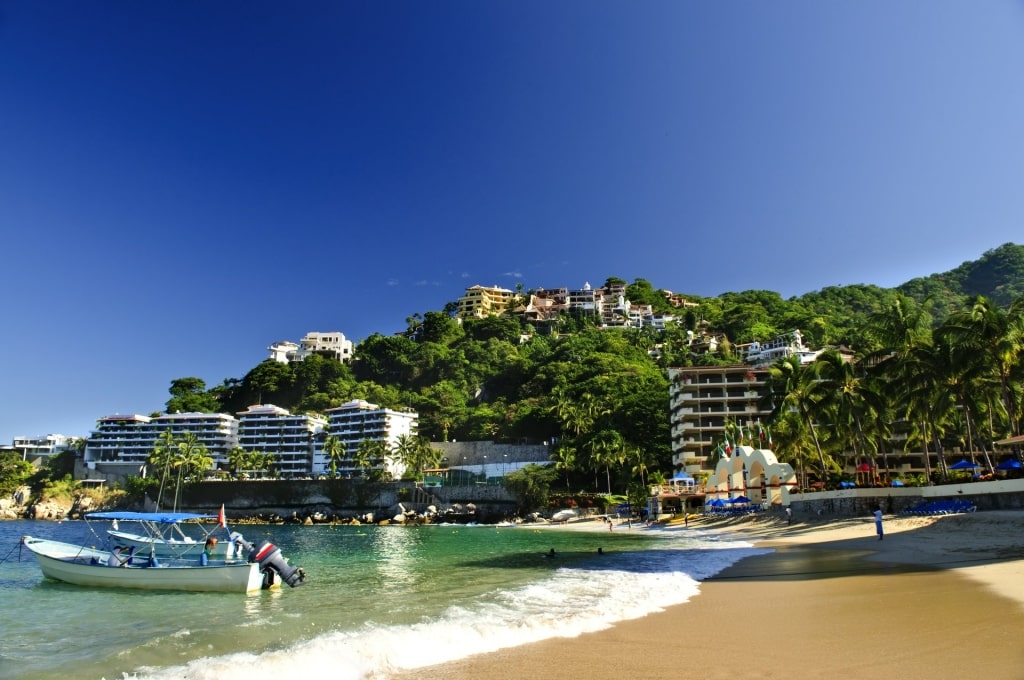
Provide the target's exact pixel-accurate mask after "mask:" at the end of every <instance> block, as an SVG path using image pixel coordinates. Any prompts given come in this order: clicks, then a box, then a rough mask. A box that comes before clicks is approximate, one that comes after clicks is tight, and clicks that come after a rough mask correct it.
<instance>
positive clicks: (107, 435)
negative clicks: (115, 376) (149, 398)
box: [85, 413, 238, 471]
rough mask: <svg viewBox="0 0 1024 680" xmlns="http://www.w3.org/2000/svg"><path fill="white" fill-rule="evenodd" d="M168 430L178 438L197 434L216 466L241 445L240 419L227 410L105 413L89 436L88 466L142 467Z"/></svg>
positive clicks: (101, 469) (86, 445)
mask: <svg viewBox="0 0 1024 680" xmlns="http://www.w3.org/2000/svg"><path fill="white" fill-rule="evenodd" d="M167 430H170V431H171V434H172V435H173V436H174V437H175V439H180V438H181V437H183V436H184V435H185V434H186V433H192V434H194V435H195V436H196V440H197V441H198V443H200V444H202V445H204V446H205V447H206V450H207V452H208V453H209V455H210V457H212V458H213V465H214V467H218V466H223V465H226V464H227V454H228V451H230V450H231V449H232V448H234V447H235V446H237V445H238V420H237V419H235V418H234V417H232V416H230V415H227V414H226V413H165V414H163V415H160V416H157V417H155V418H151V417H149V416H140V415H137V414H136V415H113V416H105V417H103V418H100V419H99V421H98V422H97V423H96V429H95V430H93V432H92V433H91V434H90V435H89V438H88V439H86V442H85V463H86V466H87V467H88V468H89V469H90V470H100V471H103V470H104V468H115V467H121V468H123V467H124V466H131V467H132V468H133V469H139V470H141V469H142V466H143V465H145V463H146V460H147V459H148V458H149V455H150V454H151V453H152V452H153V447H154V445H155V443H156V441H157V438H158V437H159V436H160V435H161V434H163V433H164V432H166V431H167Z"/></svg>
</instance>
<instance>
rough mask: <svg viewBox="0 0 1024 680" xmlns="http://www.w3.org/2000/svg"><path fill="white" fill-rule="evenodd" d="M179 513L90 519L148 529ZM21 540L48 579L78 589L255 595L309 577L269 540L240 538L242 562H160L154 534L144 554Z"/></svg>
mask: <svg viewBox="0 0 1024 680" xmlns="http://www.w3.org/2000/svg"><path fill="white" fill-rule="evenodd" d="M181 514H182V513H108V512H104V513H91V514H89V515H86V520H87V521H89V520H94V519H103V520H106V519H110V520H115V519H116V520H118V521H123V520H136V521H140V525H141V526H143V527H146V526H149V524H152V523H157V524H166V523H176V522H178V521H180V517H179V516H180V515H181ZM142 520H147V522H148V523H145V522H142ZM225 530H226V527H225ZM21 542H22V544H23V545H24V546H25V547H26V548H28V549H29V550H31V551H32V553H33V554H34V555H35V556H36V561H37V562H38V563H39V568H40V569H41V570H42V572H43V575H44V576H46V577H47V578H51V579H55V580H58V581H64V582H65V583H72V584H75V585H80V586H95V587H109V588H136V589H142V590H184V591H221V592H239V593H251V592H255V591H259V590H261V589H267V588H276V587H279V586H280V584H281V583H282V582H283V583H287V584H288V585H289V586H292V587H295V586H298V585H301V584H302V583H303V582H304V581H305V577H306V575H305V572H303V570H302V569H300V568H298V567H294V566H292V565H290V564H288V560H286V559H285V558H284V557H283V556H282V555H281V550H280V549H279V548H278V547H277V546H275V545H274V544H273V543H270V542H269V541H261V542H260V543H259V544H257V545H255V546H254V545H252V544H251V543H248V542H245V541H244V540H241V541H240V543H241V545H242V547H243V548H244V550H245V551H246V552H247V553H248V555H247V557H245V558H244V559H217V558H216V556H214V557H212V558H210V557H208V556H203V555H201V554H200V555H197V556H196V557H194V558H193V557H185V558H182V557H164V558H162V557H160V556H159V555H158V554H157V552H156V547H155V546H156V543H155V537H152V536H151V537H150V539H149V541H148V542H147V543H146V544H145V548H146V549H145V550H144V551H143V550H139V548H138V547H137V546H134V545H124V544H117V545H115V546H114V547H113V549H112V550H111V551H106V550H100V549H97V548H96V547H89V546H78V545H74V544H73V543H64V542H61V541H51V540H47V539H42V538H34V537H32V536H24V537H22V539H21ZM200 545H202V544H200Z"/></svg>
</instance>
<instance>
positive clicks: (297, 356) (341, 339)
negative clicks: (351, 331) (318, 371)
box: [267, 331, 353, 364]
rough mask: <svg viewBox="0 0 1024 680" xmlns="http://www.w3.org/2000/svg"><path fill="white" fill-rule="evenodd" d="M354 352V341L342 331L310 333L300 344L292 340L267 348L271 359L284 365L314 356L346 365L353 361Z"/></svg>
mask: <svg viewBox="0 0 1024 680" xmlns="http://www.w3.org/2000/svg"><path fill="white" fill-rule="evenodd" d="M352 350H353V344H352V341H351V340H349V339H348V338H346V337H345V334H344V333H342V332H341V331H330V332H326V333H321V332H318V331H310V332H308V333H306V335H304V336H303V337H302V340H300V341H299V343H298V344H296V343H294V342H292V341H291V340H281V341H279V342H275V343H274V344H272V345H271V346H270V347H268V348H267V351H269V352H270V357H269V358H270V359H273V360H274V361H277V362H279V363H282V364H287V363H289V362H292V361H302V360H304V359H305V358H306V357H308V356H310V355H313V354H322V355H324V356H327V357H331V358H333V359H337V360H338V361H340V362H342V363H346V362H349V361H351V360H352Z"/></svg>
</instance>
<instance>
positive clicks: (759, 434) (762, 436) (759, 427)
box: [757, 423, 764, 441]
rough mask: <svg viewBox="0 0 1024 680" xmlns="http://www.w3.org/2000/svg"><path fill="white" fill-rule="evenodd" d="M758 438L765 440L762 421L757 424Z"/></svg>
mask: <svg viewBox="0 0 1024 680" xmlns="http://www.w3.org/2000/svg"><path fill="white" fill-rule="evenodd" d="M757 438H758V439H760V440H761V441H764V428H763V427H761V423H758V424H757Z"/></svg>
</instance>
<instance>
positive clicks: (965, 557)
mask: <svg viewBox="0 0 1024 680" xmlns="http://www.w3.org/2000/svg"><path fill="white" fill-rule="evenodd" d="M588 525H592V526H588ZM884 526H885V539H884V540H882V541H879V540H877V537H876V536H875V530H874V525H873V523H872V521H871V520H870V518H852V519H837V520H820V521H814V520H812V521H807V522H794V524H793V525H791V526H790V525H787V524H786V522H785V520H784V519H781V518H779V517H777V516H773V515H761V516H758V515H747V516H742V517H739V518H731V519H713V520H706V519H703V518H700V519H696V520H691V522H690V527H691V528H693V529H697V528H699V529H708V530H714V531H722V532H727V533H730V534H733V535H734V536H736V537H737V538H741V539H746V540H749V541H750V542H751V543H753V544H754V545H755V546H756V547H759V548H769V549H771V550H772V552H771V553H769V554H764V555H756V556H751V557H748V558H745V559H743V560H740V561H739V562H737V563H736V564H734V565H732V566H730V567H728V568H727V569H725V570H723V571H722V572H720V573H719V574H716V575H715V576H714V577H711V578H709V579H706V580H704V581H702V582H701V584H700V593H699V594H698V595H696V596H695V597H693V598H691V599H690V600H689V601H688V602H686V603H684V604H680V605H676V606H672V607H669V608H666V609H665V610H663V611H661V612H657V613H654V614H651V615H648V616H645V617H642V618H639V619H632V620H627V621H622V622H619V623H618V624H616V625H615V626H613V627H611V628H609V629H606V630H603V631H599V632H595V633H587V634H584V635H580V636H578V637H576V638H568V639H567V638H555V639H550V640H545V641H542V642H537V643H533V644H529V645H525V646H521V647H515V648H509V649H504V650H499V651H496V652H490V653H486V654H480V655H476V656H471V657H468V658H465V659H460V660H457V661H454V662H450V663H445V664H441V665H438V666H429V667H424V668H417V669H409V670H405V671H402V672H400V673H396V674H394V675H391V676H389V677H391V678H394V679H395V680H412V678H419V679H420V680H471V679H476V678H480V677H487V678H521V677H531V678H552V679H554V678H559V679H562V678H566V677H577V676H582V677H587V678H590V679H591V680H605V679H607V680H621V678H623V677H628V676H629V675H631V674H642V675H643V677H646V678H654V679H655V680H658V679H660V678H665V679H666V680H668V679H669V678H672V679H673V680H674V679H676V678H679V677H695V678H702V679H705V680H735V679H736V678H787V679H788V680H803V679H804V678H806V679H807V680H811V679H812V678H820V677H822V676H823V675H826V674H829V673H837V674H838V673H843V674H844V675H846V676H847V677H851V678H886V679H888V678H890V677H891V676H892V675H893V674H894V673H898V674H899V675H900V676H901V680H926V679H927V680H932V679H934V678H946V677H986V678H989V679H990V680H1003V679H1005V680H1020V679H1021V678H1024V643H1022V642H1021V640H1020V633H1019V631H1020V630H1022V629H1024V538H1022V537H1024V511H1016V510H1012V511H991V512H977V513H970V514H964V515H949V516H940V517H918V516H910V517H902V516H901V517H893V516H887V517H886V518H885V521H884ZM551 530H569V531H595V530H605V529H604V528H603V525H601V524H598V523H596V522H593V523H591V522H586V523H578V524H569V525H563V526H560V527H554V526H553V527H551ZM616 530H618V526H616ZM625 530H629V529H625ZM632 530H633V531H636V530H638V527H636V526H634V528H633V529H632ZM639 530H641V531H650V530H654V531H660V530H669V531H686V530H687V529H685V528H682V524H681V523H679V524H670V525H662V526H658V527H655V528H644V527H639Z"/></svg>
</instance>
